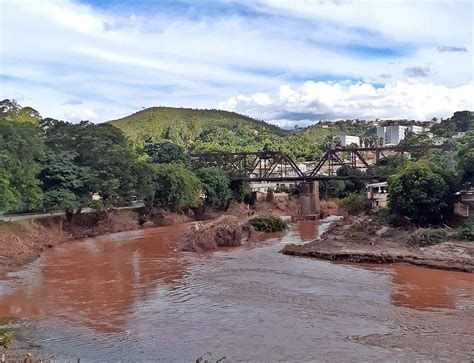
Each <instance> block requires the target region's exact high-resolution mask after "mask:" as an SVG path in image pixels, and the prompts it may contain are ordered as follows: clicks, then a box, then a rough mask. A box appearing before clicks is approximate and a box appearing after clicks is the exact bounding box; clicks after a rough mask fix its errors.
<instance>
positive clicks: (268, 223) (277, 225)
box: [249, 216, 287, 232]
mask: <svg viewBox="0 0 474 363" xmlns="http://www.w3.org/2000/svg"><path fill="white" fill-rule="evenodd" d="M249 223H250V224H251V225H252V226H253V228H255V230H256V231H260V232H280V231H284V230H285V229H286V227H287V224H286V222H285V221H284V220H283V219H281V218H280V217H276V216H258V217H255V218H252V219H251V220H250V221H249Z"/></svg>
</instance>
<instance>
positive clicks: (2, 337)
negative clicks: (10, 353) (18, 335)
mask: <svg viewBox="0 0 474 363" xmlns="http://www.w3.org/2000/svg"><path fill="white" fill-rule="evenodd" d="M14 338H15V333H14V332H13V330H12V329H9V328H2V329H0V347H2V348H3V349H8V347H9V346H10V344H11V343H13V339H14Z"/></svg>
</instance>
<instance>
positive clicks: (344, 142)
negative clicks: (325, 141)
mask: <svg viewBox="0 0 474 363" xmlns="http://www.w3.org/2000/svg"><path fill="white" fill-rule="evenodd" d="M339 139H340V140H341V146H349V145H351V144H355V145H357V146H359V145H360V139H359V136H350V135H343V136H340V137H339Z"/></svg>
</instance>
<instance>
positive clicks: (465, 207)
mask: <svg viewBox="0 0 474 363" xmlns="http://www.w3.org/2000/svg"><path fill="white" fill-rule="evenodd" d="M456 197H457V202H456V203H454V213H455V214H457V215H459V216H462V217H469V215H470V214H472V210H474V187H473V188H470V189H466V190H461V191H459V192H457V193H456Z"/></svg>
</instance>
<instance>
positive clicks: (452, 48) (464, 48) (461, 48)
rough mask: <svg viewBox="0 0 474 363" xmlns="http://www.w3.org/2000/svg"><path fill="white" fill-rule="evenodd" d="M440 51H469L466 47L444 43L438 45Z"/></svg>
mask: <svg viewBox="0 0 474 363" xmlns="http://www.w3.org/2000/svg"><path fill="white" fill-rule="evenodd" d="M436 49H438V52H440V53H445V52H467V48H466V47H454V46H451V45H442V46H439V47H437V48H436Z"/></svg>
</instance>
